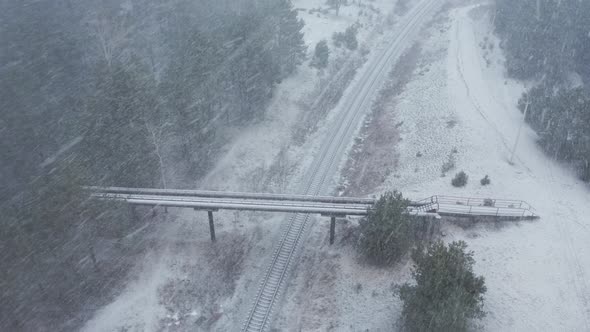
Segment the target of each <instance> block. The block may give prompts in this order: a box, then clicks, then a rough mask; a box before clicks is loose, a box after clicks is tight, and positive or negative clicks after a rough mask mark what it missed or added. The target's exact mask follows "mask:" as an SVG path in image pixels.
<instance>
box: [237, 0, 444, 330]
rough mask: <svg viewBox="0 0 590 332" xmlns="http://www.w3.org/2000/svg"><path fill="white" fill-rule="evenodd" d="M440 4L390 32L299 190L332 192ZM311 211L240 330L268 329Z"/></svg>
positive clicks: (278, 255)
mask: <svg viewBox="0 0 590 332" xmlns="http://www.w3.org/2000/svg"><path fill="white" fill-rule="evenodd" d="M435 3H437V2H436V0H434V1H433V0H424V1H422V2H420V3H419V4H417V5H416V6H415V7H414V8H413V9H412V10H411V11H410V12H409V13H408V14H407V15H406V16H405V17H404V19H403V20H402V21H401V22H402V23H401V24H400V27H399V28H398V29H397V31H393V32H391V33H389V37H390V38H391V43H390V44H389V45H388V47H387V48H386V49H385V50H378V51H377V52H379V55H378V56H376V57H375V58H374V59H373V60H372V61H371V62H369V63H367V66H370V67H368V68H367V69H366V70H365V71H364V72H363V73H362V76H361V78H360V80H359V81H358V82H356V84H355V83H353V86H351V87H350V92H349V93H348V95H347V96H346V97H345V99H344V100H343V101H342V102H341V103H340V104H339V107H341V110H340V112H339V116H338V118H337V119H336V120H335V121H334V122H333V123H332V124H331V130H330V131H329V133H328V134H327V135H326V138H327V140H326V142H325V144H323V145H322V148H321V150H320V152H319V154H318V155H317V157H316V158H315V159H314V161H313V162H312V164H311V167H310V168H309V169H308V171H307V173H306V174H305V175H304V177H303V179H302V181H301V187H300V188H299V193H300V194H305V195H325V194H327V193H328V192H329V191H330V189H331V188H330V184H331V183H330V181H327V180H328V179H329V177H330V176H333V175H334V174H336V172H337V170H338V166H339V162H340V160H342V157H343V156H344V153H345V152H346V149H347V147H348V146H349V145H350V144H351V142H352V139H353V136H354V133H355V131H356V130H357V128H358V126H359V125H360V122H361V119H362V118H363V116H364V115H365V113H366V110H368V109H370V106H371V101H372V99H373V97H374V96H375V95H376V94H377V92H378V90H379V88H380V87H381V86H382V85H383V83H384V82H385V80H386V78H387V74H388V73H389V70H390V68H391V66H392V65H393V61H395V60H396V59H397V58H399V57H400V56H401V54H402V53H403V51H404V49H405V47H406V46H407V42H408V41H409V40H410V39H411V38H412V37H413V36H414V33H415V32H417V31H419V28H420V23H422V19H423V17H424V16H425V15H426V14H428V13H429V12H430V11H431V10H432V9H433V7H434V4H435ZM308 221H309V215H308V214H295V215H293V216H291V217H290V219H289V221H288V223H287V225H286V227H285V228H284V230H283V232H282V234H281V238H280V240H279V243H278V244H277V246H276V248H275V250H274V252H273V256H272V259H271V263H270V264H269V266H268V268H267V269H266V271H265V273H264V275H263V277H262V280H261V282H260V287H259V289H258V292H257V294H256V297H255V299H254V301H253V303H252V307H251V309H250V310H249V312H248V316H247V318H246V320H245V322H244V325H243V327H242V331H247V332H254V331H264V330H265V329H266V328H268V327H269V324H270V321H271V316H272V313H273V307H274V304H275V303H276V302H277V301H278V299H279V296H280V292H281V290H282V286H283V284H284V283H285V279H286V276H287V274H288V271H289V267H290V265H291V264H293V258H294V257H296V256H297V255H296V252H297V250H298V249H299V247H300V246H299V243H300V242H301V240H302V238H303V237H304V234H305V230H306V228H307V226H308Z"/></svg>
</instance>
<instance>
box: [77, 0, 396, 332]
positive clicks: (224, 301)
mask: <svg viewBox="0 0 590 332" xmlns="http://www.w3.org/2000/svg"><path fill="white" fill-rule="evenodd" d="M293 2H294V7H295V8H301V10H300V11H299V13H300V17H301V18H302V19H303V20H304V22H305V24H306V27H305V30H304V32H305V41H306V43H307V45H308V49H309V53H310V54H311V52H312V51H313V47H315V43H316V42H317V41H319V40H321V39H327V40H331V36H332V34H333V33H334V32H340V31H344V30H345V29H346V28H347V27H348V26H350V25H351V24H353V23H355V22H357V21H358V22H360V23H361V24H362V28H361V29H360V30H359V36H358V38H359V44H360V45H366V47H368V48H369V49H370V48H371V47H372V45H375V44H377V43H378V42H379V40H380V39H379V38H380V37H381V36H382V35H381V34H380V33H379V31H378V30H379V28H378V27H379V26H380V25H382V24H383V22H384V21H385V19H386V16H385V13H387V12H389V11H390V10H391V9H392V7H393V4H395V1H387V0H377V1H372V2H370V5H371V6H372V7H373V8H375V10H371V9H367V7H366V5H365V6H364V7H358V6H357V5H356V4H355V5H352V3H351V5H349V6H343V7H342V8H341V10H340V13H339V15H338V16H336V15H335V14H334V12H333V11H328V12H324V13H317V12H315V13H313V14H310V13H309V10H310V9H313V8H320V7H323V8H324V9H326V8H327V7H326V5H325V1H323V0H296V1H293ZM359 13H363V14H361V15H359ZM333 52H334V54H333V56H334V57H336V56H341V57H344V53H345V52H344V51H342V50H340V51H336V50H333ZM331 59H334V58H331ZM318 81H319V76H318V73H317V71H316V70H315V69H313V68H310V67H309V66H308V65H307V63H305V64H303V65H302V66H300V67H299V69H298V71H297V73H295V74H294V75H293V76H292V77H289V78H287V79H285V80H284V81H283V82H282V83H281V84H280V85H279V86H278V88H277V90H276V92H275V97H274V98H273V100H272V102H271V104H270V105H269V108H268V110H267V114H268V116H267V117H266V118H265V119H264V120H263V121H261V122H260V123H256V124H253V125H251V126H249V127H247V128H241V129H240V132H239V133H238V134H237V135H236V138H235V139H234V140H233V141H232V142H231V143H230V144H227V146H226V147H224V151H223V155H222V157H221V158H220V159H219V161H218V162H217V164H216V166H215V167H214V168H213V169H212V170H211V171H210V172H209V173H208V174H207V176H205V177H204V178H203V179H200V180H198V181H194V183H193V184H187V185H186V186H184V187H195V188H201V189H217V190H232V191H272V192H292V191H293V189H292V188H294V187H295V186H296V185H297V184H296V183H294V182H295V181H293V179H297V178H298V177H299V174H301V173H302V171H303V170H304V169H306V168H307V165H308V164H309V163H310V162H311V160H312V157H313V153H314V151H316V150H317V149H318V146H319V142H318V140H319V139H320V138H322V135H321V129H320V130H319V131H318V132H316V133H312V134H311V135H310V137H308V139H307V141H306V142H305V143H303V144H298V145H295V144H293V143H292V139H293V137H292V136H293V135H291V132H292V130H293V127H294V126H295V125H296V124H297V123H298V121H300V120H301V116H300V114H301V113H302V112H303V111H304V110H303V108H302V107H301V100H302V99H304V98H307V97H308V95H310V94H312V92H313V90H314V89H317V88H318V86H317V85H318ZM327 116H328V117H330V116H333V115H330V114H327ZM318 127H321V125H320V126H318ZM206 218H207V215H206V213H203V212H195V211H189V210H178V211H173V210H172V209H170V213H169V215H168V218H167V220H168V222H167V223H165V224H162V225H157V227H158V229H159V231H157V232H156V237H157V239H156V241H155V242H156V243H157V245H156V247H154V248H152V250H149V251H148V253H147V254H146V256H145V258H144V259H143V260H142V261H140V262H138V266H137V268H136V269H135V270H136V271H134V272H133V273H132V276H133V278H132V279H131V280H130V281H129V282H128V285H127V286H126V287H125V289H124V290H123V291H122V293H121V294H120V295H119V296H118V297H117V298H115V299H114V300H113V302H112V303H110V304H109V305H107V306H105V307H103V308H101V309H99V310H98V311H97V312H96V314H95V316H94V317H93V319H92V320H90V321H89V322H87V324H86V326H85V330H87V331H117V330H129V331H159V330H170V331H184V330H191V331H192V330H195V329H197V330H219V331H225V330H236V329H237V328H239V326H241V324H242V320H243V319H244V318H245V313H244V312H241V311H240V310H241V309H244V308H245V309H247V307H248V305H249V301H250V299H251V297H249V295H250V293H252V292H253V291H256V286H257V281H258V279H257V278H258V277H259V273H260V271H261V270H263V268H264V267H265V266H266V258H268V257H270V254H271V253H270V250H271V249H272V245H273V244H274V241H275V240H276V239H277V236H278V234H277V233H278V231H279V229H280V225H281V222H282V221H284V220H285V216H284V215H282V214H263V213H250V212H239V213H238V212H227V211H220V212H217V213H215V223H216V233H217V238H218V242H217V243H216V244H215V245H212V244H211V243H210V242H209V234H208V232H209V230H208V225H207V221H206V220H207V219H206ZM227 270H231V271H233V273H232V274H231V276H228V274H226V273H225V272H226V271H227Z"/></svg>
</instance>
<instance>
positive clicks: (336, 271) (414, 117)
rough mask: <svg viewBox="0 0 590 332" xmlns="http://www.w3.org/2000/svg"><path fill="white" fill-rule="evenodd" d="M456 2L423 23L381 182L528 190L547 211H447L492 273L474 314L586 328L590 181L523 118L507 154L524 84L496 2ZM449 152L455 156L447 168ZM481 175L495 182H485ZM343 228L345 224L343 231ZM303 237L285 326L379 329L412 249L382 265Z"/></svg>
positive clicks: (387, 186) (499, 193) (394, 302)
mask: <svg viewBox="0 0 590 332" xmlns="http://www.w3.org/2000/svg"><path fill="white" fill-rule="evenodd" d="M454 3H455V7H453V8H451V9H450V10H449V11H448V12H445V13H443V14H442V15H441V16H440V17H439V19H438V20H437V21H436V22H435V24H434V25H433V26H432V27H431V28H429V29H428V30H427V31H426V32H425V33H424V35H423V40H422V55H421V59H420V62H419V65H418V68H416V70H415V75H414V78H413V80H411V81H410V82H409V83H408V84H407V85H406V87H405V91H404V92H403V93H402V94H401V95H400V96H398V97H397V98H396V99H397V103H396V105H395V108H393V109H391V110H390V111H392V112H394V115H395V117H393V118H392V120H391V121H393V123H392V126H389V127H390V128H397V129H396V130H398V131H399V133H398V134H399V136H400V138H401V140H400V142H398V144H397V146H396V147H392V148H395V149H397V150H398V153H397V154H395V158H396V160H394V159H391V160H378V161H376V162H379V163H390V164H391V165H390V166H391V167H392V168H394V169H395V171H394V172H393V173H392V174H391V176H390V177H389V178H388V179H387V180H386V181H385V183H384V184H383V185H382V186H381V187H379V188H376V189H375V192H376V193H378V192H381V191H384V190H392V189H397V190H401V191H402V192H403V193H404V194H405V195H406V196H408V197H410V198H414V199H420V198H424V197H428V196H431V195H433V194H447V195H457V196H475V197H492V198H512V199H522V200H525V201H527V202H528V203H530V204H531V205H532V206H533V207H535V208H536V211H537V212H538V213H539V214H540V215H541V219H540V220H537V221H534V222H507V223H503V224H500V225H499V224H494V225H485V224H477V225H475V226H472V227H470V228H461V227H458V226H456V225H454V224H452V223H450V222H443V225H442V232H441V235H442V236H443V238H444V240H445V241H453V240H465V241H466V242H467V243H468V245H469V248H470V249H471V250H473V251H474V252H475V258H476V261H477V263H476V267H475V269H476V272H477V273H478V274H481V275H483V276H484V277H485V278H486V285H487V287H488V291H487V293H486V296H485V310H486V311H487V316H486V317H485V318H484V319H483V320H482V321H481V322H479V323H480V324H481V326H482V328H483V329H484V330H488V331H587V330H590V326H589V321H590V306H589V304H590V303H589V301H590V293H589V292H590V289H589V288H588V287H589V284H590V282H589V281H588V278H589V277H590V258H589V257H590V256H589V255H590V242H589V241H588V240H587V239H588V237H589V236H590V219H588V217H587V216H588V215H590V204H588V203H589V202H590V201H589V198H590V196H589V192H588V185H587V184H584V183H582V182H581V181H579V180H578V179H577V178H576V176H575V174H573V172H571V171H570V170H569V169H568V168H567V167H565V166H564V165H561V164H559V163H557V162H554V161H552V160H551V159H549V158H548V157H547V156H546V155H544V154H543V152H542V151H541V150H540V148H539V147H538V146H537V145H536V143H535V139H536V135H535V133H534V132H533V131H532V130H531V129H530V128H529V127H528V126H527V125H524V126H523V127H522V132H521V136H520V140H519V144H518V147H517V150H516V157H515V158H514V163H513V164H511V163H509V160H510V157H511V152H512V148H513V146H514V142H515V140H516V137H517V133H518V131H519V126H520V124H521V122H522V114H521V113H520V112H519V111H518V109H517V108H516V104H517V101H518V98H519V97H520V95H521V94H522V92H523V91H524V84H523V83H521V82H518V81H514V80H511V79H508V78H506V76H505V72H504V58H503V56H502V53H501V50H500V49H499V46H498V45H499V42H498V39H497V38H496V37H495V36H494V35H493V29H492V27H491V24H490V10H491V7H490V6H489V5H488V4H485V3H484V4H481V3H480V4H476V5H473V2H469V4H460V3H461V2H460V1H454ZM463 3H464V2H463ZM490 45H492V46H490ZM399 124H401V125H399ZM453 150H456V153H453V152H452V151H453ZM449 154H453V155H454V156H455V158H456V168H455V169H454V170H452V171H450V172H449V173H448V175H447V176H445V177H441V167H442V164H443V163H444V162H445V161H447V160H448V156H449ZM396 164H397V167H393V165H396ZM459 170H464V171H465V172H466V173H467V174H468V175H469V176H470V181H469V183H468V184H467V186H466V187H465V188H454V187H453V186H451V184H450V182H451V181H450V180H451V177H452V176H453V175H454V174H455V172H458V171H459ZM485 175H489V176H490V178H491V181H492V183H491V185H489V186H485V187H483V186H481V185H480V183H479V180H480V179H481V178H483V177H484V176H485ZM347 228H348V226H345V225H342V224H339V226H337V237H343V236H346V234H347ZM326 231H327V227H326ZM307 244H308V245H307V246H308V250H306V252H305V253H304V256H303V258H302V260H301V264H300V266H299V269H298V270H297V272H296V276H295V278H294V279H293V281H292V284H291V285H290V287H292V288H290V289H291V293H290V296H291V298H290V300H289V301H288V303H287V304H286V306H285V307H284V308H283V309H282V314H281V317H280V320H279V322H278V324H279V327H280V328H284V329H290V330H293V331H295V330H318V331H319V330H334V331H357V330H371V331H373V330H377V331H380V330H390V329H391V328H392V326H395V325H396V324H397V323H398V318H399V313H400V312H401V302H400V301H399V299H398V298H397V297H396V295H395V290H396V289H397V287H398V286H399V285H401V284H403V283H405V282H408V281H410V280H411V277H410V265H411V262H410V261H408V260H406V261H403V262H402V263H401V264H398V265H397V266H395V267H393V268H384V269H378V268H373V267H371V266H367V265H366V264H363V263H362V262H361V261H360V260H359V259H358V258H357V257H356V253H355V251H354V250H353V249H352V248H351V246H349V245H346V244H344V245H337V246H334V247H332V248H330V247H328V246H326V245H325V236H322V234H319V233H318V234H316V235H315V236H314V237H312V238H311V239H309V240H308V243H307Z"/></svg>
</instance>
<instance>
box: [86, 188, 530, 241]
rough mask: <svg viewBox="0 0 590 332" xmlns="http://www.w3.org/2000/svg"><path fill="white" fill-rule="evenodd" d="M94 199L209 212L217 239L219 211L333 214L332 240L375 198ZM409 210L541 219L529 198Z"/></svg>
mask: <svg viewBox="0 0 590 332" xmlns="http://www.w3.org/2000/svg"><path fill="white" fill-rule="evenodd" d="M86 190H88V191H90V192H91V197H92V198H95V199H100V200H114V201H124V202H126V203H128V204H130V205H131V206H150V207H164V208H168V207H178V208H192V209H194V210H202V211H207V213H208V216H209V229H210V235H211V240H212V241H215V225H214V220H213V212H216V211H219V210H242V211H263V212H285V213H304V214H319V215H322V216H326V217H329V218H330V244H333V243H334V235H335V234H334V233H335V227H336V218H337V217H346V216H365V215H367V213H368V211H369V210H370V209H371V208H372V207H373V205H374V204H375V202H376V199H375V198H358V197H333V196H310V195H286V194H268V193H243V192H223V191H205V190H179V189H153V188H122V187H86ZM408 214H410V215H412V216H421V217H429V218H435V219H440V218H441V216H452V217H474V216H480V217H496V218H502V219H518V220H520V219H535V218H538V215H537V214H536V213H535V212H534V209H533V208H532V207H531V206H530V205H529V204H528V203H526V202H524V201H519V200H506V199H491V198H468V197H455V196H440V195H436V196H431V197H428V198H426V199H422V200H419V201H410V203H409V206H408Z"/></svg>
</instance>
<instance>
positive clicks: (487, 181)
mask: <svg viewBox="0 0 590 332" xmlns="http://www.w3.org/2000/svg"><path fill="white" fill-rule="evenodd" d="M479 183H481V185H482V186H487V185H488V184H490V183H491V181H490V178H489V176H487V175H486V176H484V177H483V179H481V180H479Z"/></svg>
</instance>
